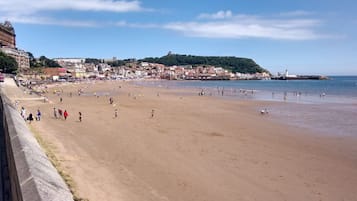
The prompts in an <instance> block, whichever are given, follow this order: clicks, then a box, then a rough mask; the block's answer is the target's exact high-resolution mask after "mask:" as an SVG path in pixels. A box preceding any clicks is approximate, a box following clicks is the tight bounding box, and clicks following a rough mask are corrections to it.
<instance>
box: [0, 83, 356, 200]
mask: <svg viewBox="0 0 357 201" xmlns="http://www.w3.org/2000/svg"><path fill="white" fill-rule="evenodd" d="M80 89H81V90H82V91H83V92H82V93H81V95H80V96H79V95H78V91H79V90H80ZM4 90H5V93H7V94H8V95H9V97H10V98H11V99H12V101H13V102H15V100H20V101H19V104H18V108H20V107H21V106H24V107H25V108H26V109H27V114H28V113H30V112H32V113H33V114H34V115H36V111H37V109H40V110H41V112H42V119H41V121H33V122H32V123H31V125H30V124H29V127H32V129H34V130H35V131H36V132H38V133H39V134H40V135H41V136H42V137H43V138H44V139H45V141H46V142H48V143H49V144H51V145H52V146H53V147H55V153H56V155H57V157H58V158H59V159H60V160H61V163H62V166H63V167H64V168H65V169H66V171H67V172H68V173H69V174H70V175H71V176H72V177H73V179H74V181H75V183H76V185H77V191H78V193H79V195H80V196H81V197H83V198H88V199H89V200H90V201H100V200H106V201H143V200H152V201H164V200H165V201H190V200H191V201H237V200H239V201H253V200H265V201H284V200H289V201H302V200H309V201H314V200H316V201H319V200H324V201H326V200H330V201H338V200H341V201H342V200H346V201H354V200H357V190H356V187H357V146H356V145H357V139H356V138H354V137H351V136H350V137H348V136H324V135H315V133H313V132H312V131H309V130H306V129H299V128H297V127H292V126H287V125H283V124H282V123H279V122H276V121H274V120H272V119H271V118H270V116H269V115H261V114H260V113H259V111H258V110H257V108H259V107H261V106H262V105H264V106H266V105H269V104H283V103H268V102H260V101H241V100H240V101H237V100H228V99H222V98H217V97H209V96H197V95H189V94H190V93H176V92H175V91H173V89H165V88H149V87H142V86H134V85H132V84H130V82H123V81H105V82H104V81H102V82H97V83H95V84H94V83H81V84H76V83H69V84H62V85H53V86H49V88H48V92H49V93H47V94H46V96H47V98H48V100H49V101H48V102H44V101H42V100H36V99H31V97H34V98H36V97H37V96H36V95H28V94H24V93H23V92H22V91H20V90H19V89H18V88H17V87H16V86H13V85H7V86H6V87H5V89H4ZM54 91H59V93H58V94H56V93H54ZM61 97H62V102H61V101H60V98H61ZM110 97H112V98H113V104H110V102H109V99H110ZM54 107H55V108H56V109H58V108H60V109H62V110H63V111H64V110H66V111H68V113H69V117H68V118H67V120H64V119H63V118H61V119H56V118H54V114H53V108H54ZM116 109H117V111H118V116H117V117H115V110H116ZM79 112H81V113H82V121H81V122H80V121H79ZM152 115H153V117H152Z"/></svg>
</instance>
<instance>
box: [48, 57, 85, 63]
mask: <svg viewBox="0 0 357 201" xmlns="http://www.w3.org/2000/svg"><path fill="white" fill-rule="evenodd" d="M53 60H54V61H57V62H68V63H77V64H80V63H84V62H85V61H86V59H84V58H55V59H53Z"/></svg>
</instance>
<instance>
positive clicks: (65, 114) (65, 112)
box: [63, 110, 68, 120]
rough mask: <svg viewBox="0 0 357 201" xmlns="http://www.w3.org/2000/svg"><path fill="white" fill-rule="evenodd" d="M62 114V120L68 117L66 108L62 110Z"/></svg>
mask: <svg viewBox="0 0 357 201" xmlns="http://www.w3.org/2000/svg"><path fill="white" fill-rule="evenodd" d="M63 116H64V120H66V119H67V117H68V112H67V110H65V111H64V113H63Z"/></svg>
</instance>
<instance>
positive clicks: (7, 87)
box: [0, 78, 26, 201]
mask: <svg viewBox="0 0 357 201" xmlns="http://www.w3.org/2000/svg"><path fill="white" fill-rule="evenodd" d="M0 88H1V90H2V92H6V93H9V94H10V95H11V98H13V99H17V98H19V99H20V98H25V97H26V96H25V95H23V92H22V91H21V90H20V89H19V88H18V87H17V86H16V84H15V82H14V80H13V79H11V78H6V79H5V82H4V83H1V84H0ZM4 134H5V132H4V126H3V113H2V112H0V173H1V178H0V201H10V200H11V197H10V185H9V175H8V169H7V168H8V164H7V158H6V151H5V150H6V149H5V138H4Z"/></svg>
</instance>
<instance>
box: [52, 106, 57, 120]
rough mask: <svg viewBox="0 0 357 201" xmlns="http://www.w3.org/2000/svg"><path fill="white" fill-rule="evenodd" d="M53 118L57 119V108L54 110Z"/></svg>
mask: <svg viewBox="0 0 357 201" xmlns="http://www.w3.org/2000/svg"><path fill="white" fill-rule="evenodd" d="M53 116H54V117H55V118H56V119H57V110H56V108H55V107H54V108H53Z"/></svg>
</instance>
